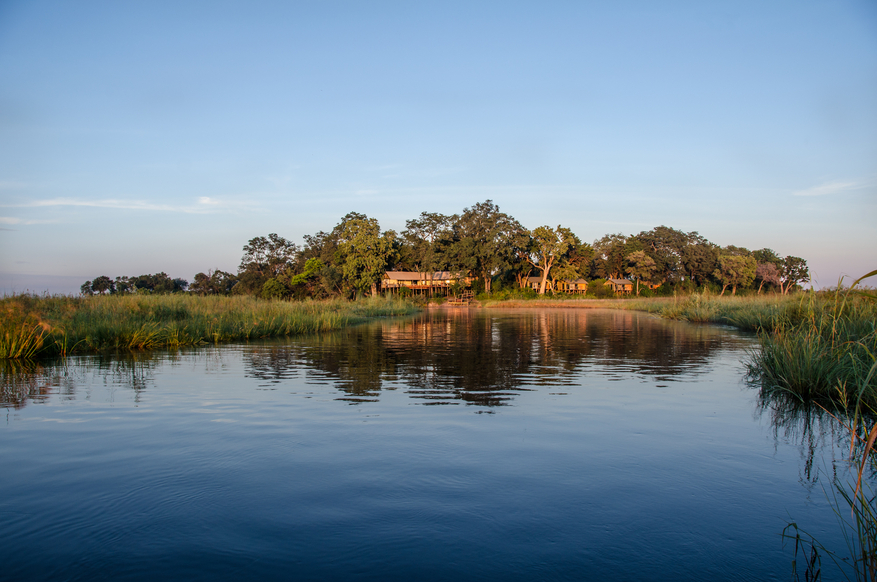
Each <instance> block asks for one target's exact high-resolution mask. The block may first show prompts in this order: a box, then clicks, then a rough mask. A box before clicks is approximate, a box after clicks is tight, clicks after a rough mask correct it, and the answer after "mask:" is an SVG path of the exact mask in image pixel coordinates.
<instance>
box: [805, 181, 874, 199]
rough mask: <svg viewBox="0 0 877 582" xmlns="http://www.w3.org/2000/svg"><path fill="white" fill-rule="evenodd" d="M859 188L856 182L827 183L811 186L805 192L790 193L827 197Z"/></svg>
mask: <svg viewBox="0 0 877 582" xmlns="http://www.w3.org/2000/svg"><path fill="white" fill-rule="evenodd" d="M859 187H860V184H859V183H857V182H827V183H825V184H820V185H819V186H813V187H812V188H807V189H806V190H798V191H797V192H792V195H793V196H829V195H831V194H840V193H841V192H846V191H848V190H855V189H857V188H859Z"/></svg>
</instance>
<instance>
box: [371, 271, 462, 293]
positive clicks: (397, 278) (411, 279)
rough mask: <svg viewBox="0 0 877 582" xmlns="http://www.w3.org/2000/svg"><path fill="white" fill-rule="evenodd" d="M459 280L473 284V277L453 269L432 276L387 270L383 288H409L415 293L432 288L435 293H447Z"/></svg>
mask: <svg viewBox="0 0 877 582" xmlns="http://www.w3.org/2000/svg"><path fill="white" fill-rule="evenodd" d="M458 281H459V282H460V284H461V285H462V286H463V287H470V286H471V285H472V278H471V277H466V276H461V275H460V274H458V273H452V272H451V271H435V272H434V273H432V277H430V273H418V272H415V271H387V272H386V273H384V277H383V279H381V290H382V291H390V292H394V291H398V290H400V289H409V290H410V291H412V292H413V293H428V292H429V291H430V289H432V291H433V293H437V294H439V295H447V294H448V290H449V289H450V288H451V286H453V285H454V284H455V283H457V282H458Z"/></svg>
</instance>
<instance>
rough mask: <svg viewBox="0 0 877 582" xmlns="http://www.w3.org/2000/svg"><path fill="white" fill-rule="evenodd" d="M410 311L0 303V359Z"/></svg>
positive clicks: (402, 306)
mask: <svg viewBox="0 0 877 582" xmlns="http://www.w3.org/2000/svg"><path fill="white" fill-rule="evenodd" d="M415 310H416V308H415V307H414V306H412V305H411V304H409V303H406V302H404V301H401V300H393V299H384V298H373V299H366V300H360V301H355V302H348V301H343V300H335V301H304V302H288V301H265V300H261V299H255V298H252V297H244V296H233V297H199V296H192V295H111V296H94V297H67V296H35V295H16V296H12V297H6V298H3V299H0V358H33V357H37V356H48V355H66V354H71V353H77V352H88V351H104V350H143V349H155V348H165V347H168V348H175V347H181V346H191V345H200V344H207V343H223V342H230V341H246V340H254V339H260V338H269V337H284V336H293V335H299V334H305V333H314V332H321V331H330V330H335V329H340V328H342V327H346V326H349V325H355V324H357V323H361V322H364V321H367V320H369V319H372V318H375V317H384V316H392V315H404V314H408V313H412V312H414V311H415Z"/></svg>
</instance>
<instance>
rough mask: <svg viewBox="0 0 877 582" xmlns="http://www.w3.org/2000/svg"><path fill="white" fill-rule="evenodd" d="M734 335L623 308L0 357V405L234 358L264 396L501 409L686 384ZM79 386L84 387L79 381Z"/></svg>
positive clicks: (489, 313) (130, 384)
mask: <svg viewBox="0 0 877 582" xmlns="http://www.w3.org/2000/svg"><path fill="white" fill-rule="evenodd" d="M740 341H741V340H740V335H739V334H736V333H734V332H730V331H729V330H726V329H721V328H717V327H715V326H696V325H689V324H682V323H677V322H668V321H664V320H659V319H655V318H653V317H650V316H647V315H644V314H639V313H632V312H623V311H606V312H604V311H594V310H563V309H556V310H547V309H541V310H514V311H511V310H509V311H505V310H432V311H429V312H426V313H423V314H421V315H419V316H416V317H413V318H409V319H404V320H398V319H394V320H386V321H381V322H376V323H373V324H370V325H364V326H360V327H356V328H352V329H348V330H344V331H342V332H337V333H330V334H322V335H318V336H311V337H304V338H297V339H295V340H292V341H290V340H282V341H269V342H264V343H255V344H250V345H247V346H228V347H225V348H223V347H220V348H213V347H211V348H201V349H196V350H191V351H190V352H158V353H153V354H149V353H134V354H122V355H103V356H84V357H77V358H67V359H62V360H58V361H47V362H40V363H33V362H31V363H23V362H8V361H7V362H4V363H3V365H2V367H0V380H2V382H0V386H2V388H0V390H2V392H0V401H2V404H3V405H4V406H7V407H12V408H20V407H22V406H25V405H26V403H27V402H39V401H41V400H42V399H45V398H46V397H47V395H49V394H60V395H62V396H63V397H68V398H75V395H76V387H77V385H78V384H83V385H86V384H87V385H94V383H95V382H96V383H98V384H104V385H109V384H112V385H114V386H122V387H127V388H129V389H131V390H133V391H134V392H135V402H136V401H137V400H138V399H139V396H140V393H141V392H142V391H144V390H147V389H148V388H149V387H150V386H151V385H152V383H153V382H154V377H155V372H156V369H157V367H159V366H165V365H174V364H176V363H179V362H182V361H187V362H188V361H197V364H196V365H199V366H203V371H204V372H207V373H209V372H211V371H212V370H216V369H221V368H222V367H223V366H224V365H225V364H224V354H225V355H229V354H232V353H234V354H237V353H238V352H239V353H240V357H241V358H242V363H243V366H244V370H245V374H246V375H247V376H249V377H252V378H256V379H258V380H259V381H260V387H261V388H262V389H272V388H277V387H278V386H280V385H282V384H283V383H284V382H286V381H289V380H292V379H299V381H301V382H304V383H312V384H329V385H332V386H334V387H335V388H336V389H337V390H339V391H340V392H341V394H340V395H339V397H338V399H339V400H342V401H347V402H351V403H362V402H369V401H374V400H377V399H378V398H379V397H380V394H381V392H382V391H384V390H397V389H401V390H404V392H405V393H406V394H407V395H408V396H409V397H411V398H412V399H415V400H416V401H418V402H420V403H421V404H474V405H478V406H487V407H493V406H502V405H507V404H509V403H511V402H512V401H513V399H514V397H515V395H516V394H519V393H521V392H522V391H527V390H532V389H534V388H535V387H541V386H547V387H556V388H558V389H559V391H560V392H561V393H562V392H563V391H564V390H566V389H567V387H569V386H573V385H577V384H580V383H581V382H582V379H583V376H591V377H599V378H601V379H602V380H604V381H613V380H618V379H623V378H627V377H630V376H631V375H634V376H640V377H642V378H647V379H650V380H651V381H654V382H658V383H660V382H670V381H674V382H680V381H692V380H694V379H695V378H697V377H698V376H700V375H701V374H704V373H707V372H709V370H710V362H711V358H713V356H714V355H715V353H716V352H717V351H718V350H721V349H723V348H724V347H726V345H727V344H732V345H730V346H728V347H731V348H733V349H738V348H739V343H740ZM86 379H87V382H86Z"/></svg>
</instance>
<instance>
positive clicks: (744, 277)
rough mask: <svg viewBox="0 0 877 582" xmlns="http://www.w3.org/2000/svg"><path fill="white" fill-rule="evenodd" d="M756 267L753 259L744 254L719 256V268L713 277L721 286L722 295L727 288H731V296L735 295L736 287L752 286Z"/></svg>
mask: <svg viewBox="0 0 877 582" xmlns="http://www.w3.org/2000/svg"><path fill="white" fill-rule="evenodd" d="M757 267H758V264H757V263H756V262H755V259H753V258H752V257H749V256H746V255H744V254H736V255H720V256H719V268H718V269H716V271H715V273H713V275H714V276H715V278H716V279H718V280H719V282H720V283H721V284H722V294H723V295H724V293H725V289H726V288H727V287H728V286H731V287H732V288H733V291H732V295H736V294H737V287H748V286H750V285H752V282H753V281H754V280H755V271H756V269H757Z"/></svg>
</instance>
